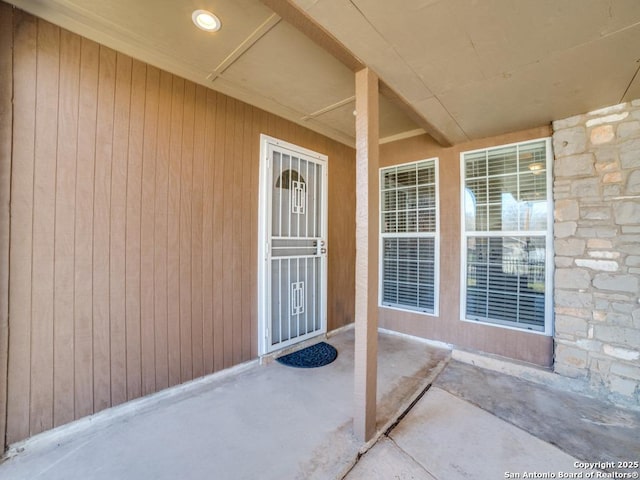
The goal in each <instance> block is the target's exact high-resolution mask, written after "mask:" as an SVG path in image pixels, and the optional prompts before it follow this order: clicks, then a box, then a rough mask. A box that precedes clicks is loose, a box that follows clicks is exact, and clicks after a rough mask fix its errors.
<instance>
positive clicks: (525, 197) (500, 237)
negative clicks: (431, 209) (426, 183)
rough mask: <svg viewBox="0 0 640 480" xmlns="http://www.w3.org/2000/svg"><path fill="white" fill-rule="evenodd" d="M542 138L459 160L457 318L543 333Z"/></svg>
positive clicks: (545, 169)
mask: <svg viewBox="0 0 640 480" xmlns="http://www.w3.org/2000/svg"><path fill="white" fill-rule="evenodd" d="M549 156H550V141H549V139H543V140H536V141H532V142H525V143H519V144H515V145H508V146H502V147H497V148H490V149H486V150H477V151H473V152H466V153H463V154H462V155H461V157H462V182H463V192H464V194H463V212H462V217H463V225H462V227H463V228H462V230H463V246H462V252H463V255H462V256H463V270H464V277H465V281H464V282H463V289H462V301H463V308H462V310H461V311H462V312H463V315H464V317H463V318H464V319H466V320H476V321H482V322H487V323H493V324H500V325H507V326H511V327H517V328H523V329H528V330H535V331H541V332H549V325H547V324H546V323H545V318H546V316H547V315H546V314H547V312H549V311H550V301H551V298H550V297H549V295H550V293H549V295H548V292H551V291H550V289H549V278H550V275H551V273H550V272H551V268H552V265H551V264H550V261H551V260H550V259H551V255H548V254H547V253H548V252H550V251H551V248H552V241H553V239H552V236H551V231H552V230H551V225H552V224H551V222H552V218H553V217H552V212H551V209H552V205H551V202H550V199H551V194H550V183H551V182H550V179H551V176H550V173H549V170H550V165H549V164H550V161H549Z"/></svg>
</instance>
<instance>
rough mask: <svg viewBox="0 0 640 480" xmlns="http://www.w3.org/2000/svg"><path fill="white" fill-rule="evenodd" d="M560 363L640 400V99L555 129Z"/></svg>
mask: <svg viewBox="0 0 640 480" xmlns="http://www.w3.org/2000/svg"><path fill="white" fill-rule="evenodd" d="M553 128H554V134H553V146H554V153H555V158H556V159H555V164H554V176H555V181H554V198H555V228H554V230H555V263H556V273H555V363H554V369H555V371H556V372H557V373H559V374H561V375H566V376H569V377H574V378H581V379H585V380H587V381H588V382H589V384H590V386H591V387H592V388H593V389H594V390H596V391H599V392H601V393H604V394H606V395H609V396H610V397H611V398H612V399H613V400H616V401H622V402H624V403H630V404H634V405H638V404H639V403H640V304H639V300H640V297H639V290H640V100H634V101H633V102H631V103H623V104H620V105H615V106H612V107H609V108H604V109H601V110H597V111H594V112H590V113H587V114H584V115H578V116H575V117H571V118H567V119H564V120H558V121H555V122H554V123H553Z"/></svg>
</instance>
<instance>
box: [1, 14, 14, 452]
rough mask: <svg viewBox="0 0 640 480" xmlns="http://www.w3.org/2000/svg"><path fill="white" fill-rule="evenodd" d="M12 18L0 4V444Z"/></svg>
mask: <svg viewBox="0 0 640 480" xmlns="http://www.w3.org/2000/svg"><path fill="white" fill-rule="evenodd" d="M12 32H13V18H12V15H11V7H10V6H9V5H7V4H5V3H0V442H2V445H4V441H5V432H6V420H7V362H8V360H9V357H8V355H7V353H8V349H9V241H10V234H9V232H10V219H11V212H10V203H11V194H10V192H11V135H12V130H13V128H12V124H13V114H12V111H13V108H12V102H13V33H12Z"/></svg>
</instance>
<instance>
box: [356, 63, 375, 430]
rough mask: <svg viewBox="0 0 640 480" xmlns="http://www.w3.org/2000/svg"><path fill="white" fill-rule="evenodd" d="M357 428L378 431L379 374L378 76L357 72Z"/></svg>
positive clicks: (364, 70) (368, 72) (363, 70)
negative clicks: (377, 396)
mask: <svg viewBox="0 0 640 480" xmlns="http://www.w3.org/2000/svg"><path fill="white" fill-rule="evenodd" d="M355 307H356V308H355V316H356V318H355V335H356V343H355V372H354V373H355V375H354V387H355V392H354V393H355V395H354V396H355V404H354V415H353V430H354V433H355V435H356V437H357V438H358V439H359V440H361V441H363V442H366V441H368V440H370V439H371V437H372V436H373V435H374V434H375V431H376V383H377V370H378V77H377V76H376V74H375V73H373V72H372V71H371V70H369V69H368V68H364V69H362V70H360V71H358V72H356V301H355Z"/></svg>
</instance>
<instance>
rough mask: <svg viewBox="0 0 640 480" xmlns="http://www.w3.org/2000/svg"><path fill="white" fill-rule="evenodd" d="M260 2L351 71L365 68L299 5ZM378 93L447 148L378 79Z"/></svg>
mask: <svg viewBox="0 0 640 480" xmlns="http://www.w3.org/2000/svg"><path fill="white" fill-rule="evenodd" d="M261 1H262V3H263V4H265V5H266V6H267V7H269V8H270V9H271V10H273V11H274V12H275V13H277V14H278V15H279V16H280V17H281V18H282V19H283V20H285V21H286V22H288V23H290V24H291V25H293V26H294V27H295V28H297V29H298V30H300V31H301V32H302V33H303V34H305V35H306V36H307V37H309V38H310V39H311V40H313V41H314V42H315V43H316V44H317V45H319V46H320V47H322V48H324V49H325V50H326V51H327V52H329V53H330V54H331V55H333V56H334V57H335V58H336V59H338V60H339V61H340V62H342V63H343V64H344V65H345V66H346V67H347V68H349V69H350V70H351V71H352V72H354V73H355V72H358V71H360V70H362V69H363V68H365V67H367V66H366V65H365V64H364V62H362V61H361V60H360V59H359V58H358V57H356V56H355V55H354V54H353V53H352V52H351V51H350V50H349V49H348V48H347V47H345V46H344V45H343V44H342V43H341V42H340V41H338V39H336V38H335V37H334V36H333V35H332V34H331V32H329V31H328V30H327V29H325V28H324V27H322V26H321V25H319V24H318V23H317V22H316V21H315V20H313V18H311V17H310V16H309V15H308V14H307V13H306V12H305V11H304V10H302V9H301V8H299V7H298V6H297V5H296V4H295V3H294V2H293V1H292V0H261ZM380 93H382V94H383V95H384V96H385V97H387V98H388V99H389V100H391V101H392V102H393V103H395V104H396V105H397V106H398V107H399V108H400V109H401V110H402V111H404V112H405V114H407V116H408V117H409V118H411V120H413V121H414V122H415V123H416V125H418V126H419V127H420V128H422V129H423V130H424V131H425V132H427V133H428V134H429V135H431V136H432V137H433V138H434V139H435V140H436V141H437V142H438V143H439V144H440V145H442V146H443V147H450V146H451V145H452V144H453V142H452V141H451V139H450V138H449V137H448V136H447V135H446V134H445V133H444V132H442V131H441V130H440V129H438V128H436V127H435V126H434V125H433V123H431V122H430V121H429V120H428V119H426V118H425V117H424V116H422V115H421V114H420V113H418V112H417V111H416V110H415V109H414V108H413V106H412V105H411V104H410V103H409V101H408V100H407V99H406V98H404V97H403V96H401V95H399V94H398V93H397V92H395V91H394V90H393V89H392V88H391V87H390V86H389V85H388V84H386V83H385V82H384V80H382V79H381V80H380Z"/></svg>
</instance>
